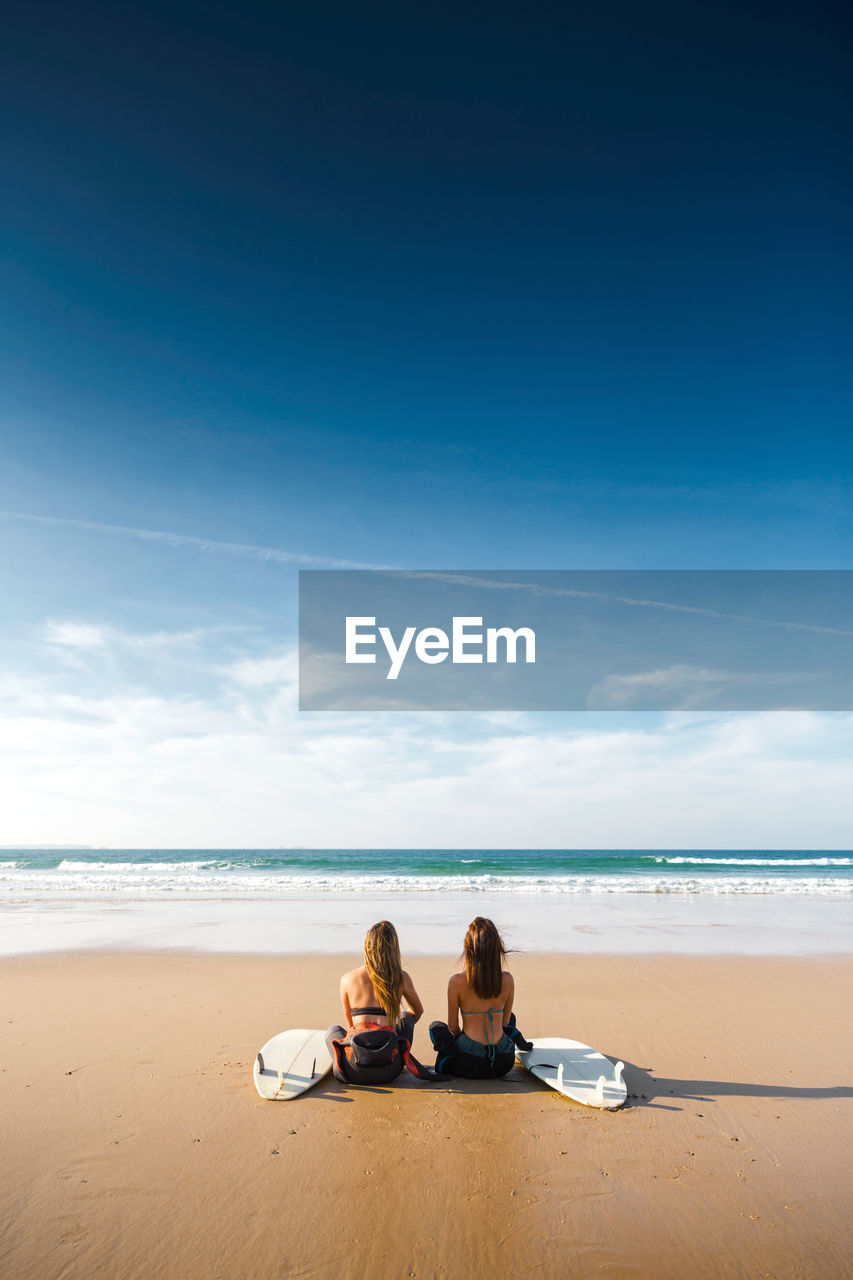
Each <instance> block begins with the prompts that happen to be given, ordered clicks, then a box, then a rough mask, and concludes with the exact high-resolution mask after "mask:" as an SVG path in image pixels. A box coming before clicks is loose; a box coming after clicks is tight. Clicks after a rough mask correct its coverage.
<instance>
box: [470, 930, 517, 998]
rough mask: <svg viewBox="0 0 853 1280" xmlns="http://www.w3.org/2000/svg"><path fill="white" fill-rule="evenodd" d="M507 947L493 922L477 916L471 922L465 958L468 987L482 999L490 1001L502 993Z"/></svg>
mask: <svg viewBox="0 0 853 1280" xmlns="http://www.w3.org/2000/svg"><path fill="white" fill-rule="evenodd" d="M506 954H507V953H506V947H505V946H504V944H503V939H502V938H501V935H500V934H499V933H498V931H497V929H496V927H495V925H494V923H493V921H491V920H487V919H486V917H485V916H477V917H476V918H475V919H474V920H472V921H471V923H470V924H469V925H468V932H467V933H466V934H465V946H464V948H463V951H462V959H463V960H464V961H465V978H466V980H467V982H468V986H469V987H471V989H472V990H473V991H474V992H475V993H476V994H477V995H478V996H479V997H480V999H481V1000H491V999H493V998H494V997H496V996H499V995H500V993H501V987H502V986H503V962H504V960H505V959H506Z"/></svg>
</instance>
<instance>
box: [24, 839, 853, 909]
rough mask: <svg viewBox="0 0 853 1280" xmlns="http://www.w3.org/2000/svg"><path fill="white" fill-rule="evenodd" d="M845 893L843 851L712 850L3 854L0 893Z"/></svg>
mask: <svg viewBox="0 0 853 1280" xmlns="http://www.w3.org/2000/svg"><path fill="white" fill-rule="evenodd" d="M314 892H316V893H321V894H325V893H346V894H356V895H357V894H377V893H381V894H389V893H391V894H418V895H424V894H433V893H444V894H446V893H453V894H460V893H461V894H465V893H472V894H476V893H483V892H488V893H489V894H525V895H530V894H536V895H544V896H552V895H567V894H595V895H599V894H623V893H632V894H634V893H652V894H685V893H686V894H700V895H705V894H714V895H716V894H783V895H786V896H790V895H820V896H825V895H828V896H843V895H849V894H850V893H851V892H853V852H850V851H844V850H841V851H838V850H820V849H815V850H781V849H780V850H760V851H756V850H749V849H743V850H737V849H726V850H713V849H703V850H696V849H683V850H679V849H667V850H663V849H658V850H655V849H600V850H591V849H525V850H519V849H227V850H223V849H211V850H204V849H183V850H182V849H133V850H130V849H77V848H75V849H70V848H69V849H56V848H52V849H44V848H42V849H4V850H0V900H5V901H7V902H8V901H14V900H21V899H32V898H39V899H44V898H58V899H69V898H70V899H72V900H73V899H75V898H77V897H85V898H89V899H91V898H99V897H112V896H120V897H122V898H141V899H150V898H156V897H161V896H162V897H166V898H184V897H186V898H194V897H199V896H200V897H207V896H213V897H229V898H230V897H246V898H256V897H268V896H272V897H277V896H279V895H290V894H294V893H298V894H304V893H314Z"/></svg>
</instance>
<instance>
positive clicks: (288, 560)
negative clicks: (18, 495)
mask: <svg viewBox="0 0 853 1280" xmlns="http://www.w3.org/2000/svg"><path fill="white" fill-rule="evenodd" d="M0 516H2V518H3V519H4V520H27V521H29V522H30V523H32V524H48V525H62V526H66V527H68V526H70V527H71V528H74V529H88V530H89V531H90V532H92V533H109V534H112V535H113V536H115V537H122V538H139V539H141V540H142V541H143V542H165V543H166V545H167V546H170V547H192V549H193V550H194V551H205V552H209V553H212V552H224V553H225V554H226V555H232V556H249V557H250V558H251V559H253V560H269V561H273V562H275V563H277V564H305V565H317V566H319V565H322V566H324V567H325V568H328V569H389V568H390V567H391V566H390V565H387V564H360V563H358V562H357V561H355V560H335V559H333V558H332V557H330V556H309V555H304V554H303V553H302V552H300V551H280V550H279V549H278V548H277V547H257V546H254V545H253V544H251V543H242V542H217V541H216V540H215V539H214V538H194V537H193V536H192V535H191V534H188V533H170V532H169V531H168V530H166V529H134V528H132V527H131V526H129V525H124V524H99V523H97V522H96V521H94V520H71V519H68V518H66V517H64V516H36V515H31V514H30V513H29V512H26V511H0Z"/></svg>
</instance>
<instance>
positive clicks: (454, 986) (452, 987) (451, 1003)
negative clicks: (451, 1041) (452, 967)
mask: <svg viewBox="0 0 853 1280" xmlns="http://www.w3.org/2000/svg"><path fill="white" fill-rule="evenodd" d="M447 1025H448V1027H450V1030H451V1033H452V1034H453V1035H454V1036H458V1035H459V983H458V981H457V975H456V974H454V975H453V977H452V978H451V979H450V981H449V982H448V984H447Z"/></svg>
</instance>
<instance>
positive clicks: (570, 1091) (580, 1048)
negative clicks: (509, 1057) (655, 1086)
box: [517, 1036, 628, 1111]
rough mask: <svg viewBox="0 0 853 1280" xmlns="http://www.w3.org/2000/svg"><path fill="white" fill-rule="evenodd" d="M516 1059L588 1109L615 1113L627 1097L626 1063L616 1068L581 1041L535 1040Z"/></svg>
mask: <svg viewBox="0 0 853 1280" xmlns="http://www.w3.org/2000/svg"><path fill="white" fill-rule="evenodd" d="M517 1057H518V1060H519V1062H520V1063H521V1064H522V1066H525V1067H527V1070H528V1071H529V1072H530V1073H531V1075H534V1076H536V1078H537V1079H538V1080H541V1081H543V1083H544V1084H547V1085H550V1086H551V1088H552V1089H556V1090H557V1092H558V1093H562V1095H563V1096H564V1097H565V1098H572V1099H573V1101H575V1102H580V1103H581V1104H582V1105H583V1106H585V1107H599V1108H600V1109H601V1110H603V1111H615V1110H616V1109H617V1107H621V1106H622V1104H623V1103H624V1102H625V1099H626V1098H627V1097H628V1090H627V1089H626V1087H625V1082H624V1080H623V1079H622V1072H623V1070H624V1067H625V1064H624V1062H617V1063H616V1066H615V1067H614V1065H613V1063H612V1062H611V1061H610V1059H609V1058H605V1056H604V1054H603V1053H599V1052H598V1050H597V1049H591V1048H590V1047H589V1045H588V1044H581V1043H580V1041H579V1040H563V1039H561V1038H560V1037H558V1036H552V1037H550V1038H549V1037H545V1038H543V1037H540V1036H536V1037H535V1038H534V1041H533V1048H532V1049H529V1050H528V1051H527V1052H526V1053H524V1052H522V1051H517Z"/></svg>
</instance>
